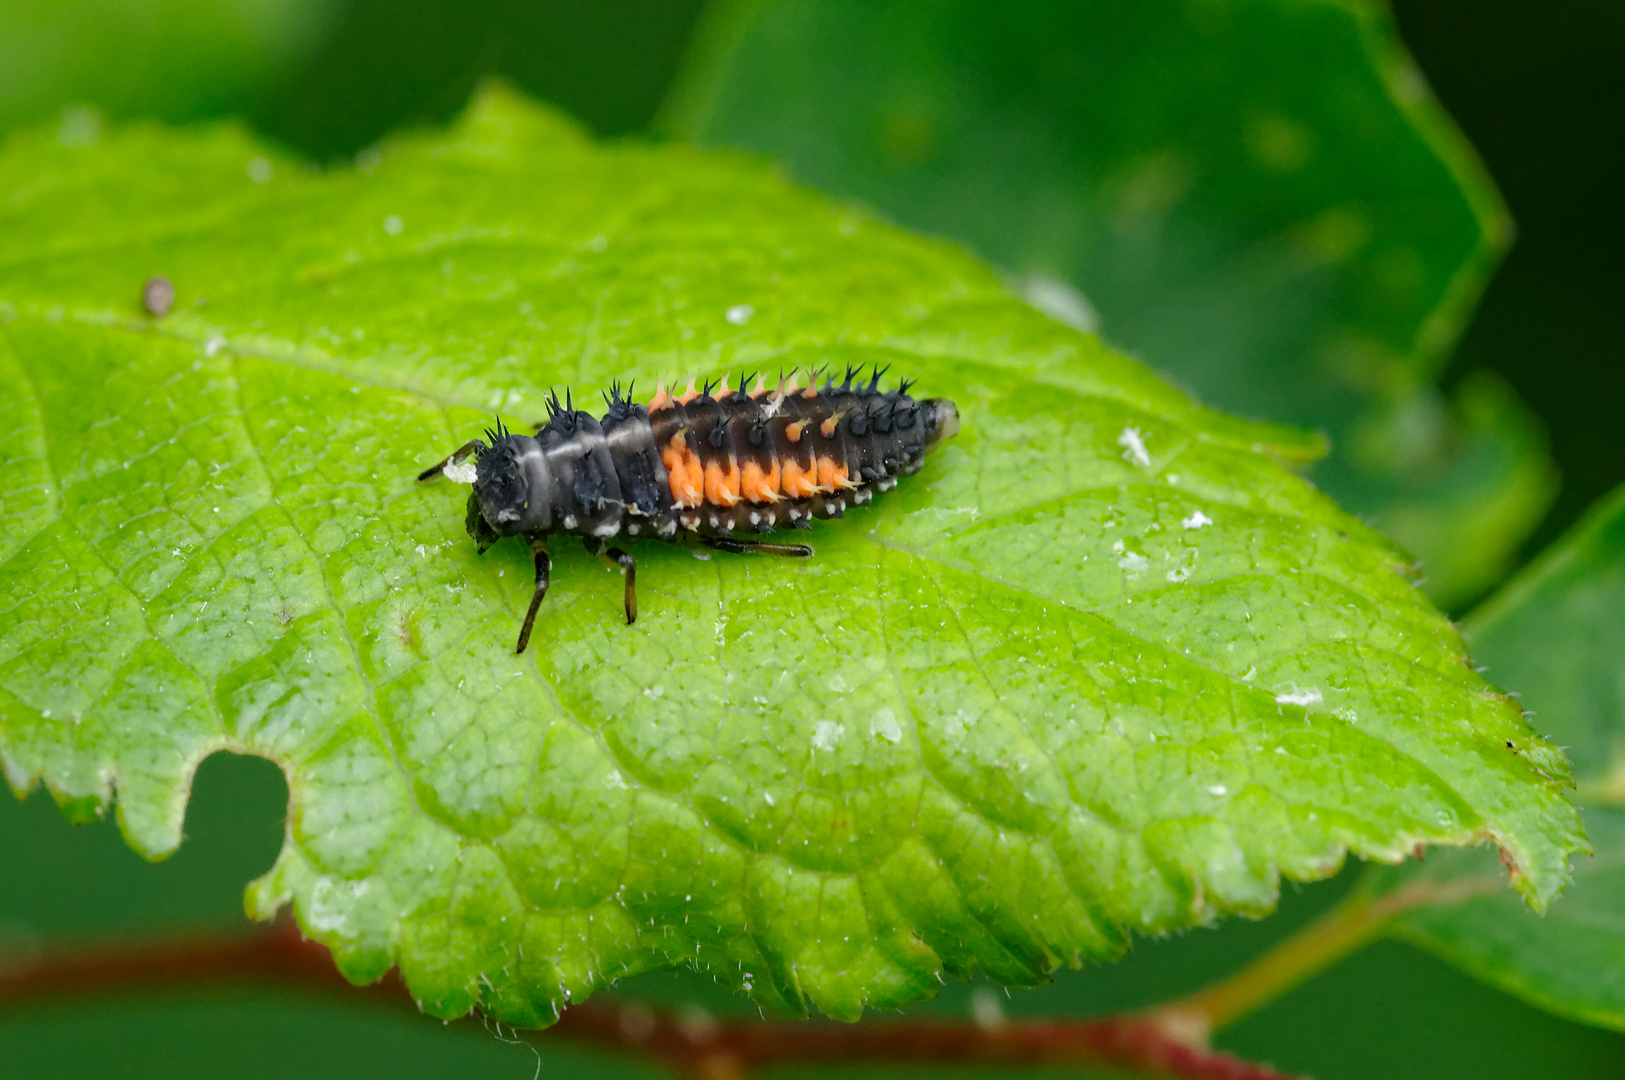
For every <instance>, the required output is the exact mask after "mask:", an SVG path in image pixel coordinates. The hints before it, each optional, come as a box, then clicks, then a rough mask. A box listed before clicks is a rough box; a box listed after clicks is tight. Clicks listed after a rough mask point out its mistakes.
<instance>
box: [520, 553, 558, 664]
mask: <svg viewBox="0 0 1625 1080" xmlns="http://www.w3.org/2000/svg"><path fill="white" fill-rule="evenodd" d="M530 553H531V555H533V556H534V557H535V560H536V591H535V592H534V593H532V594H531V597H530V609H529V610H528V611H526V612H525V625H523V626H521V627H520V628H519V644H518V645H516V646H514V650H513V651H514V655H515V656H517V655H519V654H520V653H522V652H524V651H525V646H527V645H529V644H530V630H531V627H533V626H535V625H536V612H537V610H538V609H539V608H541V606H542V597H544V596H546V595H547V586H548V584H549V583H550V582H551V581H552V580H553V560H552V559H550V558H548V557H547V549H546V548H545V547H543V546H542V542H541V541H540V540H537V539H532V540H531V542H530Z"/></svg>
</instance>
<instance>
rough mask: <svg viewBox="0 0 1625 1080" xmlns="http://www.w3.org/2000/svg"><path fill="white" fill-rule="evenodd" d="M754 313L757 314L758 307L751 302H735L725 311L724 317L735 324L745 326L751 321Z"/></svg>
mask: <svg viewBox="0 0 1625 1080" xmlns="http://www.w3.org/2000/svg"><path fill="white" fill-rule="evenodd" d="M754 314H756V309H755V308H753V307H751V306H750V305H749V304H735V305H734V306H733V307H731V308H729V309H728V310H727V311H726V312H724V313H723V318H725V319H727V320H728V321H729V322H731V323H733V324H734V325H735V326H744V325H745V324H746V323H748V322H750V317H751V316H752V315H754Z"/></svg>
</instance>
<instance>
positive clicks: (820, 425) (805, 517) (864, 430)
mask: <svg viewBox="0 0 1625 1080" xmlns="http://www.w3.org/2000/svg"><path fill="white" fill-rule="evenodd" d="M818 374H819V373H817V372H814V373H813V376H812V378H811V379H810V380H809V382H808V385H807V386H806V387H805V388H802V387H799V386H798V385H797V381H798V380H797V378H796V376H795V375H794V373H792V374H791V375H790V376H789V377H788V378H781V379H780V380H779V384H778V386H777V387H776V388H774V389H772V390H769V389H768V388H767V385H766V381H765V380H764V379H757V380H756V386H755V388H754V389H752V390H749V391H746V390H745V388H744V383H745V382H748V381H749V380H748V379H747V380H744V381H742V382H741V385H740V388H739V389H737V390H730V389H729V388H728V380H727V379H726V378H723V380H722V381H721V383H720V384H712V383H706V384H705V385H704V386H703V387H701V388H698V389H696V388H695V386H694V384H693V383H692V382H691V383H689V387H688V390H687V391H686V392H685V393H683V394H681V395H677V396H673V395H672V394H669V393H667V392H666V389H665V386H664V384H662V385H661V386H660V388H659V389H658V390H657V391H656V393H655V396H654V397H653V398H651V399H650V401H649V404H648V405H647V406H643V405H640V404H638V403H637V402H635V401H633V400H632V391H631V387H630V386H629V387H628V388H627V391H626V393H625V394H623V393H622V392H621V388H620V385H619V384H618V383H617V384H616V385H615V386H614V387H612V388H611V390H610V391H609V393H607V394H605V395H604V401H605V403H606V404H607V405H608V407H609V411H608V412H607V413H605V415H604V417H603V419H601V420H600V419H598V418H597V417H594V416H593V415H592V414H591V413H586V412H579V411H577V410H576V408H575V407H574V404H573V402H572V401H571V400H570V397H569V395H568V394H566V395H565V400H564V404H562V405H561V404H560V403H559V399H558V395H557V394H554V395H553V397H552V399H551V400H550V401H549V402H548V404H547V412H548V420H547V422H546V423H545V424H538V425H537V426H536V429H535V430H536V434H535V435H534V436H531V435H515V434H512V433H511V432H509V431H507V430H505V429H504V428H503V427H502V424H501V423H500V422H498V424H497V426H496V428H495V429H494V430H490V431H487V432H486V433H485V440H483V441H482V440H479V439H474V440H472V441H470V442H468V443H466V444H464V445H463V446H462V447H460V448H459V449H458V450H457V451H456V452H455V453H453V454H451V455H450V456H449V457H447V458H446V459H445V460H443V461H441V462H439V463H438V464H436V465H434V466H433V467H431V468H428V469H425V470H424V471H423V472H422V473H421V474H420V475H419V476H418V479H419V480H433V479H434V478H435V477H437V476H441V475H445V476H447V477H449V478H451V479H454V480H460V481H462V482H464V483H469V482H472V483H473V485H474V490H473V491H472V492H470V493H469V496H468V519H467V528H468V535H469V536H471V537H473V538H474V542H475V543H477V544H478V545H479V549H480V551H481V552H482V553H483V552H484V551H485V550H486V549H487V548H489V547H490V546H491V545H492V544H494V543H496V542H497V541H498V540H500V539H502V538H503V537H506V536H523V537H524V538H525V539H526V541H527V542H528V543H529V544H530V550H531V554H532V556H533V557H534V560H535V564H536V590H535V592H534V594H533V595H532V596H531V599H530V609H529V610H528V611H526V612H525V622H524V625H523V626H522V627H521V628H520V630H519V643H518V645H517V647H516V648H515V650H514V651H515V652H520V653H522V652H524V651H525V646H526V645H527V644H529V642H530V632H531V628H532V627H533V626H534V625H535V623H536V612H537V610H538V609H539V608H540V607H541V603H542V597H544V596H545V595H547V586H548V580H549V573H550V571H551V568H552V562H551V560H550V559H549V558H548V555H547V549H546V547H545V546H544V545H545V541H546V539H547V537H548V536H550V535H552V534H554V533H573V534H575V535H577V536H580V537H581V538H582V540H583V542H584V543H585V544H586V547H587V550H588V551H590V552H592V553H593V554H594V555H601V556H603V557H605V558H607V559H610V560H612V561H614V562H616V563H618V564H619V565H620V566H621V568H622V570H623V571H624V572H625V577H626V598H625V603H626V621H627V622H628V623H629V624H630V623H631V622H633V621H634V620H635V619H637V617H638V600H637V564H636V563H635V562H634V560H633V558H632V556H631V555H629V554H627V553H626V552H625V551H623V550H621V549H620V548H618V547H610V546H609V544H608V541H609V539H610V538H611V537H615V536H619V535H621V534H622V533H625V534H626V535H627V536H629V537H633V538H644V537H648V538H652V539H657V540H669V541H676V540H681V539H685V538H690V537H691V538H693V539H695V540H697V541H698V542H699V543H701V544H704V545H706V546H708V547H713V548H716V549H718V550H720V551H731V552H736V553H738V552H749V551H756V552H761V553H763V554H767V555H787V556H795V557H805V556H808V555H811V554H812V553H813V551H812V548H811V547H808V546H807V545H806V544H770V543H764V542H762V541H760V540H756V539H749V538H747V537H753V536H755V535H760V534H766V533H771V532H773V531H774V530H775V529H776V528H778V527H780V526H785V527H789V528H793V529H807V528H811V522H812V519H813V518H832V517H843V516H844V515H845V512H846V508H847V507H848V506H861V505H863V504H864V503H867V502H868V501H869V500H870V499H871V498H872V497H873V495H874V493H875V492H877V491H882V492H884V491H890V490H891V489H892V488H894V487H896V486H897V479H898V477H902V476H908V475H910V474H912V473H915V472H918V471H919V470H920V467H921V466H922V465H923V464H924V463H925V455H926V454H927V453H928V452H929V451H930V450H932V449H934V448H935V447H936V446H937V444H939V443H940V442H942V440H943V439H946V438H949V437H950V436H952V435H954V434H955V433H956V432H957V431H958V430H959V410H957V409H956V408H954V403H953V402H951V401H949V400H948V399H946V398H928V399H926V400H923V401H916V400H915V399H914V398H912V397H910V396H909V394H908V390H909V386H910V383H909V382H908V381H907V380H904V381H903V382H901V383H899V384H898V387H897V389H895V390H892V391H890V392H883V391H881V390H880V389H879V387H880V378H881V376H882V375H884V374H885V371H884V370H882V369H879V368H876V369H875V370H874V372H873V374H872V375H871V376H870V377H869V378H868V379H867V380H865V379H863V378H862V377H861V376H859V375H858V372H857V371H855V370H854V369H851V368H848V369H847V372H846V378H845V380H844V381H843V382H841V383H840V384H839V385H837V384H836V382H835V380H834V378H833V377H831V378H828V379H826V380H825V381H824V385H823V386H822V387H819V386H818V385H817V376H818ZM855 377H856V378H857V379H858V381H857V385H856V386H854V385H853V379H854V378H855ZM471 459H472V463H473V464H472V467H470V464H469V463H470V460H471Z"/></svg>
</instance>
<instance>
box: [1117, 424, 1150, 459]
mask: <svg viewBox="0 0 1625 1080" xmlns="http://www.w3.org/2000/svg"><path fill="white" fill-rule="evenodd" d="M1117 445H1118V446H1121V447H1122V448H1123V457H1124V458H1126V459H1127V460H1129V461H1132V462H1134V464H1136V465H1138V466H1140V467H1141V468H1142V469H1143V468H1148V467H1149V466H1150V465H1151V455H1150V454H1148V453H1146V450H1145V439H1144V437H1142V436H1141V435H1140V429H1139V428H1137V427H1126V428H1124V429H1123V434H1121V435H1119V436H1118V437H1117Z"/></svg>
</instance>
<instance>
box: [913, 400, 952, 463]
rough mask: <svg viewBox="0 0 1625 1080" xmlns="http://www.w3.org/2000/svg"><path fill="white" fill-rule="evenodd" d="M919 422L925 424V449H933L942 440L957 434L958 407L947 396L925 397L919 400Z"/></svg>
mask: <svg viewBox="0 0 1625 1080" xmlns="http://www.w3.org/2000/svg"><path fill="white" fill-rule="evenodd" d="M920 422H921V423H923V424H924V425H925V448H926V450H927V451H931V450H935V449H936V448H937V446H938V445H940V444H941V442H942V440H944V439H951V438H953V437H954V436H955V435H958V434H959V409H958V408H956V407H955V406H954V403H953V402H951V401H949V400H948V399H947V398H941V397H939V398H926V399H925V400H924V401H922V402H920Z"/></svg>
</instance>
